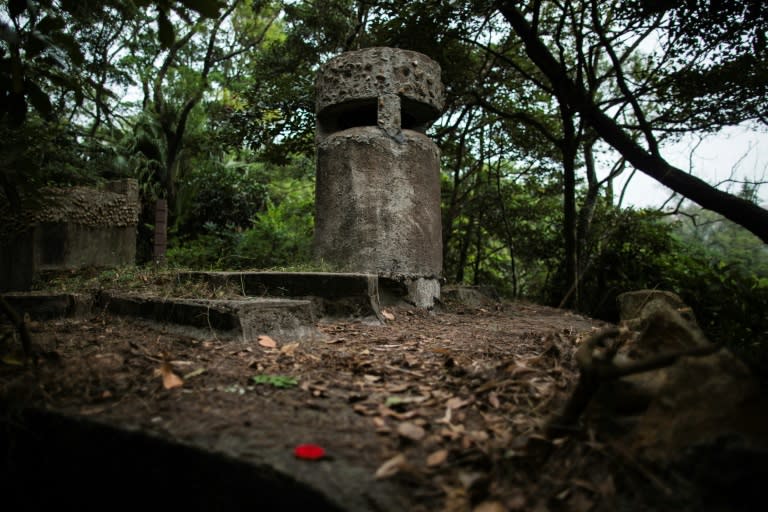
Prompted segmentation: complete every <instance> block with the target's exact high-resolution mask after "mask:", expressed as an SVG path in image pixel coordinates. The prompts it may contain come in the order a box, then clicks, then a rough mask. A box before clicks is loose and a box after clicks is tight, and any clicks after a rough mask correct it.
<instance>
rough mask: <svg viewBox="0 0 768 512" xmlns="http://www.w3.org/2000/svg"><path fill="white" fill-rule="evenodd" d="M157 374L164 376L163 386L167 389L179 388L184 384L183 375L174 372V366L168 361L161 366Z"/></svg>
mask: <svg viewBox="0 0 768 512" xmlns="http://www.w3.org/2000/svg"><path fill="white" fill-rule="evenodd" d="M155 373H156V374H158V375H160V376H161V377H162V378H163V387H164V388H165V389H173V388H178V387H181V386H183V385H184V381H183V380H181V377H179V376H178V375H176V374H175V373H173V368H171V365H170V364H168V363H163V364H161V365H160V368H159V369H158V370H156V371H155Z"/></svg>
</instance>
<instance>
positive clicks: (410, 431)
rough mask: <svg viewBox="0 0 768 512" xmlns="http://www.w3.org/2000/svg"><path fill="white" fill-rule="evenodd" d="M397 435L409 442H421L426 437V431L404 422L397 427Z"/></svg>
mask: <svg viewBox="0 0 768 512" xmlns="http://www.w3.org/2000/svg"><path fill="white" fill-rule="evenodd" d="M397 433H398V434H399V435H400V436H402V437H405V438H406V439H410V440H411V441H421V440H422V439H424V436H425V435H427V433H426V431H425V430H424V429H423V428H421V427H420V426H418V425H416V424H415V423H411V422H410V421H406V422H404V423H401V424H400V425H398V426H397Z"/></svg>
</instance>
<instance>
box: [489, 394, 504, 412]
mask: <svg viewBox="0 0 768 512" xmlns="http://www.w3.org/2000/svg"><path fill="white" fill-rule="evenodd" d="M488 403H489V404H491V407H493V408H494V409H498V408H499V407H500V406H501V403H500V402H499V395H497V394H496V392H495V391H491V392H490V393H488Z"/></svg>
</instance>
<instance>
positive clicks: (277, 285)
mask: <svg viewBox="0 0 768 512" xmlns="http://www.w3.org/2000/svg"><path fill="white" fill-rule="evenodd" d="M179 278H180V279H182V280H183V279H189V280H191V281H196V282H200V281H203V282H206V283H208V284H209V286H211V288H216V287H229V288H231V289H236V290H238V291H240V293H242V294H243V295H244V296H249V297H293V298H303V299H306V300H311V301H312V304H313V307H314V312H315V314H316V315H317V316H318V317H349V316H352V317H376V318H377V319H379V320H383V318H382V317H381V306H380V304H379V279H378V276H376V275H374V274H357V273H338V272H182V273H180V274H179Z"/></svg>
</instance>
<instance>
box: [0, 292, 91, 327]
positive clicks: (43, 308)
mask: <svg viewBox="0 0 768 512" xmlns="http://www.w3.org/2000/svg"><path fill="white" fill-rule="evenodd" d="M3 298H4V299H5V300H6V302H8V304H9V305H10V306H11V307H12V308H13V309H14V310H16V312H17V313H18V314H19V315H20V316H22V317H23V316H24V315H29V318H30V319H32V320H48V319H51V318H60V317H68V316H78V315H83V314H86V313H88V312H89V311H90V309H91V300H90V298H89V297H86V296H84V295H80V294H76V293H49V292H14V293H4V294H3Z"/></svg>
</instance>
